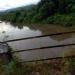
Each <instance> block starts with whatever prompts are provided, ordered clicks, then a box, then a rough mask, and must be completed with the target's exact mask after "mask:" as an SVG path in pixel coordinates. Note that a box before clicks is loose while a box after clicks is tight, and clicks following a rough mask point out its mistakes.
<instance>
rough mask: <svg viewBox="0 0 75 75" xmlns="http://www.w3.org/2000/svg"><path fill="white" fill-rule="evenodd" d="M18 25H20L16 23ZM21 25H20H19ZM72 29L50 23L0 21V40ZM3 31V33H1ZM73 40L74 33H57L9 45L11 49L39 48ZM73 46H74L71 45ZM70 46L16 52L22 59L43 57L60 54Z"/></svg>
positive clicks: (74, 40)
mask: <svg viewBox="0 0 75 75" xmlns="http://www.w3.org/2000/svg"><path fill="white" fill-rule="evenodd" d="M18 26H20V25H18ZM20 27H21V26H20ZM69 30H73V28H66V27H61V26H58V27H57V26H50V25H29V26H28V25H27V26H23V27H21V29H19V27H17V26H14V25H11V24H10V23H5V22H2V23H0V41H2V40H3V38H4V37H5V36H8V37H7V39H6V38H5V39H4V40H10V39H18V38H25V37H32V36H39V35H44V34H51V33H58V32H65V31H69ZM3 32H4V33H3ZM74 42H75V34H67V35H59V36H53V37H43V38H37V39H30V40H22V41H17V42H11V43H9V45H10V46H11V47H12V48H13V50H23V49H31V48H39V47H45V46H53V45H59V44H68V43H74ZM71 47H72V48H74V46H71ZM69 49H70V47H62V48H52V49H44V50H37V51H30V52H29V51H25V52H21V53H18V54H16V55H17V56H18V57H20V58H21V59H23V60H32V59H34V60H35V59H41V58H43V59H45V58H49V57H56V56H62V54H63V53H64V52H65V51H67V50H69Z"/></svg>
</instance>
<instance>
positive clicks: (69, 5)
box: [0, 0, 75, 26]
mask: <svg viewBox="0 0 75 75" xmlns="http://www.w3.org/2000/svg"><path fill="white" fill-rule="evenodd" d="M0 19H1V20H2V21H9V22H12V23H22V24H33V23H43V24H57V25H64V26H72V25H75V0H41V1H40V2H39V3H38V4H37V5H30V6H26V7H19V8H16V9H13V10H9V11H5V12H3V13H0Z"/></svg>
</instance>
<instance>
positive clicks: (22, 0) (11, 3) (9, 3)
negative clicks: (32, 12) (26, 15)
mask: <svg viewBox="0 0 75 75" xmlns="http://www.w3.org/2000/svg"><path fill="white" fill-rule="evenodd" d="M39 1H40V0H0V11H3V10H7V9H11V8H15V7H20V6H24V5H29V4H37V3H38V2H39Z"/></svg>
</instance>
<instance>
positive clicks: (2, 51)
mask: <svg viewBox="0 0 75 75" xmlns="http://www.w3.org/2000/svg"><path fill="white" fill-rule="evenodd" d="M69 33H75V31H70V32H61V33H54V34H48V35H42V36H35V37H28V38H21V39H14V40H7V41H4V42H0V57H1V58H2V55H3V59H4V57H5V58H6V57H7V56H8V55H7V54H8V44H7V43H9V42H15V41H21V40H28V39H35V38H40V37H47V36H54V35H56V36H58V35H62V34H69ZM65 46H75V43H69V44H61V45H60V44H59V45H54V46H47V47H40V48H33V49H27V50H19V51H11V52H10V53H11V54H14V53H20V52H25V51H37V50H39V49H50V48H57V47H65ZM5 55H6V56H5ZM34 57H36V55H35V56H34ZM73 57H75V56H73ZM7 58H8V57H7ZM32 58H33V57H32ZM57 58H62V57H59V56H58V55H57V56H56V57H49V58H43V57H42V58H41V59H34V60H31V59H29V60H27V62H28V61H40V60H47V59H57Z"/></svg>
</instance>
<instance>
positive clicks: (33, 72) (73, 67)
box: [0, 49, 75, 75]
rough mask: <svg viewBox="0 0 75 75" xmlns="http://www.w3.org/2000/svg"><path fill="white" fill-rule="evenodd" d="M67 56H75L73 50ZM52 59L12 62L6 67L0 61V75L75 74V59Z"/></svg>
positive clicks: (66, 53)
mask: <svg viewBox="0 0 75 75" xmlns="http://www.w3.org/2000/svg"><path fill="white" fill-rule="evenodd" d="M66 55H68V56H69V55H75V51H74V50H73V49H72V50H71V51H69V52H65V53H64V56H66ZM64 56H63V58H62V59H52V60H44V61H35V62H23V63H19V62H18V61H16V60H15V61H14V60H12V61H11V62H10V63H9V64H7V65H5V64H3V62H2V61H1V60H0V75H73V74H74V73H75V58H72V59H66V58H64Z"/></svg>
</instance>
